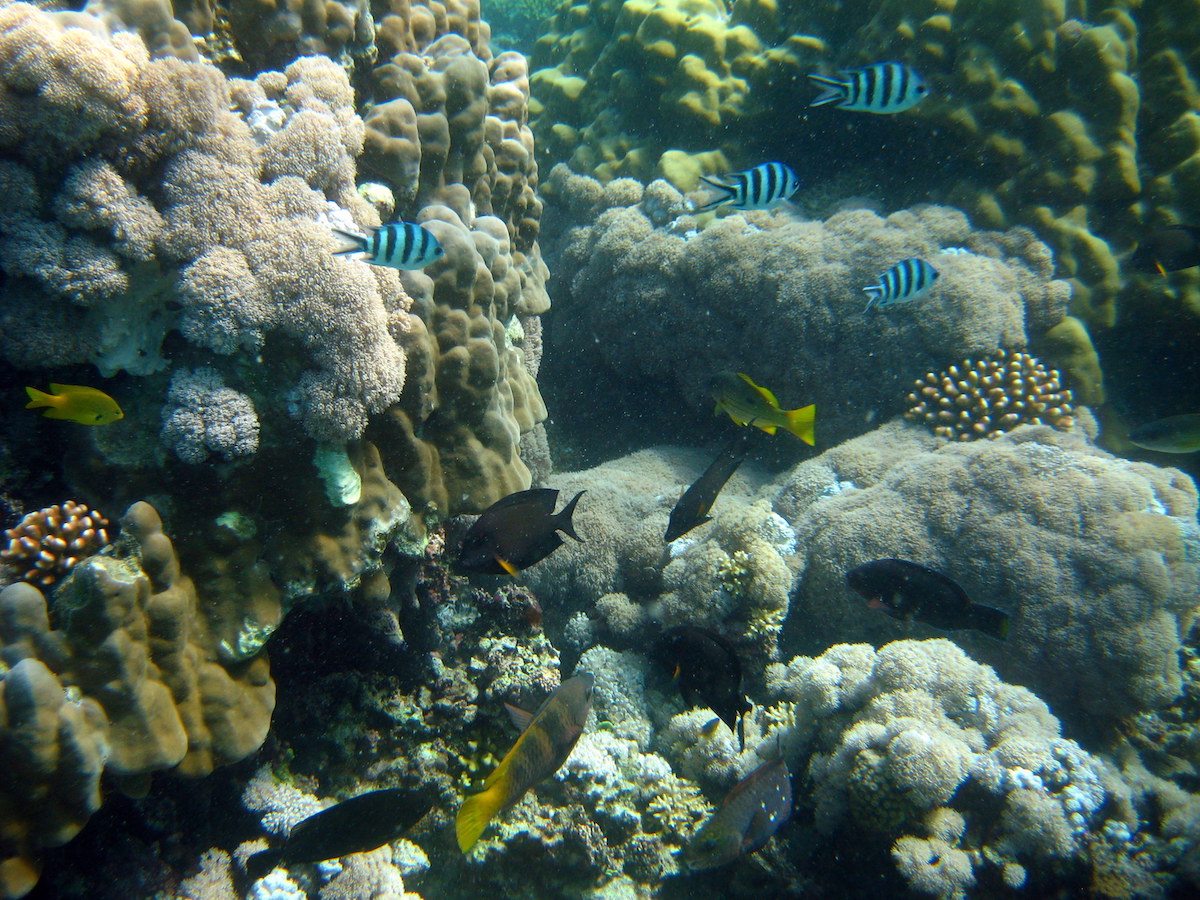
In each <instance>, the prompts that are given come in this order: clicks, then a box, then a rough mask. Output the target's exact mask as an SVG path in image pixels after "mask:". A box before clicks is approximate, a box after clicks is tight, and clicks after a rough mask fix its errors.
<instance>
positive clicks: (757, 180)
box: [696, 162, 800, 213]
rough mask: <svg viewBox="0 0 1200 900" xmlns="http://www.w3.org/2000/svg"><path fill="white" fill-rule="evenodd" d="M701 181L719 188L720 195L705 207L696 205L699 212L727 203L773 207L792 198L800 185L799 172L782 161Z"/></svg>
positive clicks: (746, 207) (754, 207)
mask: <svg viewBox="0 0 1200 900" xmlns="http://www.w3.org/2000/svg"><path fill="white" fill-rule="evenodd" d="M700 180H701V181H703V182H704V183H705V184H707V185H708V186H709V187H711V188H715V189H716V190H717V191H718V192H719V195H718V196H717V197H714V198H713V199H712V200H710V201H709V202H708V203H705V204H704V205H703V206H698V207H696V212H697V213H702V212H708V211H709V210H711V209H716V208H717V207H718V206H723V205H725V204H729V205H730V206H732V207H733V208H734V209H769V208H770V207H772V206H774V205H775V204H777V203H782V202H783V201H784V200H787V199H789V198H790V197H791V196H792V194H794V193H796V191H797V190H799V188H800V179H799V178H797V177H796V173H795V172H793V171H792V170H791V168H789V167H788V166H785V165H784V164H783V163H778V162H770V163H763V164H762V165H758V166H755V167H754V168H753V169H747V170H746V171H744V172H733V173H731V174H729V175H722V176H719V177H715V178H710V177H708V176H706V175H701V176H700Z"/></svg>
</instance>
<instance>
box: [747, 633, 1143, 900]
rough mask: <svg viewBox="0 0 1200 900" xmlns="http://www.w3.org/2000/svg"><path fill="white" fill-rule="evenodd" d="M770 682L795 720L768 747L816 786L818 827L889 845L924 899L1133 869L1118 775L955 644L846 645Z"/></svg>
mask: <svg viewBox="0 0 1200 900" xmlns="http://www.w3.org/2000/svg"><path fill="white" fill-rule="evenodd" d="M768 683H769V690H770V692H771V693H772V694H773V695H774V697H775V698H776V700H777V702H778V703H780V704H781V705H783V706H787V707H789V709H790V714H789V716H788V717H787V724H783V725H781V726H777V728H776V730H774V731H773V732H772V736H777V738H778V740H779V741H781V742H782V745H783V746H784V747H785V748H787V749H786V751H785V752H786V753H787V754H788V756H789V757H790V758H791V759H792V760H793V761H795V762H799V763H801V764H802V768H801V769H800V770H801V771H803V772H804V777H806V778H807V779H810V780H811V782H812V783H813V785H814V791H815V794H814V796H815V803H816V825H817V827H818V829H819V830H820V831H821V832H823V833H825V834H830V833H832V832H834V831H835V830H837V829H838V828H841V827H845V826H848V825H849V826H852V827H856V828H858V829H860V830H859V831H858V832H857V833H858V834H859V835H864V836H866V839H867V840H870V841H876V842H882V843H891V844H892V856H893V858H894V860H895V863H896V865H897V868H898V870H899V872H900V874H901V875H902V876H903V877H904V879H905V880H906V881H907V882H908V883H909V885H910V886H912V887H913V888H914V889H915V890H917V891H919V892H921V893H924V894H928V895H931V896H934V897H938V898H941V900H961V898H963V897H964V896H965V892H966V890H967V889H968V888H969V887H970V886H971V885H972V884H973V883H974V882H975V880H976V878H977V876H980V875H982V873H983V872H984V871H986V870H989V869H991V870H993V871H994V872H995V875H996V876H997V877H1002V878H1004V880H1005V881H1008V882H1009V883H1010V886H1012V887H1019V886H1020V885H1021V883H1023V881H1024V879H1023V877H1022V878H1020V879H1019V882H1020V883H1016V884H1013V883H1012V880H1013V879H1016V877H1017V875H1018V874H1021V875H1023V872H1024V867H1030V866H1037V867H1039V868H1040V869H1041V870H1042V871H1043V872H1053V871H1056V870H1057V871H1062V872H1067V873H1070V872H1071V870H1072V869H1077V868H1080V867H1084V868H1086V866H1087V864H1088V862H1087V861H1088V859H1089V858H1090V857H1091V856H1092V855H1094V854H1098V853H1108V852H1111V851H1114V850H1115V852H1116V853H1118V854H1122V855H1125V856H1126V857H1127V859H1128V860H1129V862H1130V864H1131V865H1135V864H1136V860H1135V858H1134V856H1133V852H1134V850H1133V844H1132V843H1131V842H1130V839H1129V838H1130V834H1131V832H1132V831H1135V830H1136V828H1137V816H1136V814H1135V812H1134V810H1133V807H1132V798H1131V795H1130V790H1129V788H1128V786H1127V785H1126V784H1125V783H1124V782H1123V781H1122V780H1121V779H1120V778H1119V776H1118V774H1117V772H1116V771H1115V770H1114V769H1113V768H1112V767H1110V766H1109V765H1108V764H1106V763H1105V762H1103V761H1102V760H1100V759H1099V758H1097V757H1095V756H1092V755H1091V754H1089V753H1087V752H1086V751H1085V750H1083V749H1082V748H1081V747H1080V746H1079V745H1078V744H1076V743H1075V742H1074V741H1071V740H1068V739H1065V738H1063V737H1061V736H1060V734H1059V723H1058V721H1057V720H1056V719H1055V718H1054V716H1053V715H1051V713H1050V710H1049V709H1048V708H1047V707H1046V705H1045V704H1044V703H1043V702H1042V701H1041V700H1039V699H1038V698H1037V697H1036V696H1034V695H1033V694H1032V693H1030V692H1029V691H1028V690H1026V689H1025V688H1022V687H1017V686H1014V685H1010V684H1006V683H1004V682H1003V681H1001V680H1000V679H999V678H997V676H996V673H995V672H994V671H993V670H992V669H990V668H989V667H987V666H983V665H980V664H978V663H976V662H974V661H972V660H971V659H970V658H969V657H967V655H966V654H965V653H963V652H962V650H960V649H959V648H958V647H957V646H955V645H954V644H952V643H951V642H950V641H947V640H944V639H935V640H925V641H915V640H904V641H896V642H894V643H891V644H887V645H886V646H884V647H882V648H881V649H880V650H878V651H876V650H875V649H874V648H872V647H871V646H869V645H866V644H838V645H835V646H834V647H832V648H830V649H829V650H827V651H826V652H825V653H823V654H822V655H821V656H819V657H816V658H809V657H797V658H796V659H794V660H792V661H791V662H790V663H788V664H787V665H786V666H784V665H775V666H773V667H771V668H770V670H769V671H768ZM973 791H976V792H981V793H982V794H983V796H984V797H986V798H989V800H990V802H985V801H984V800H983V799H981V798H980V797H978V796H977V795H976V793H974V792H973Z"/></svg>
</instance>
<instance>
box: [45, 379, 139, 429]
mask: <svg viewBox="0 0 1200 900" xmlns="http://www.w3.org/2000/svg"><path fill="white" fill-rule="evenodd" d="M50 391H51V393H49V394H47V393H46V392H45V391H39V390H38V389H37V388H32V387H27V388H25V393H26V394H28V395H29V402H28V403H26V404H25V408H26V409H42V408H45V410H46V412H45V413H44V414H43V415H45V417H46V418H47V419H64V420H66V421H68V422H78V423H79V424H80V425H107V424H108V423H109V422H115V421H117V420H118V419H123V418H125V413H123V412H121V407H120V406H118V405H117V401H116V400H114V399H113V398H112V397H110V396H108V394H106V393H104V391H100V390H97V389H96V388H94V387H86V386H84V385H81V384H52V385H50Z"/></svg>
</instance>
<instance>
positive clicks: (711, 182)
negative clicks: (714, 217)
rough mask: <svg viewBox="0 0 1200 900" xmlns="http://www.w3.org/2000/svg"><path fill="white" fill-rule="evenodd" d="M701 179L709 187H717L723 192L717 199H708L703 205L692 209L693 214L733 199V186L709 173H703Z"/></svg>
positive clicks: (711, 208)
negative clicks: (708, 174) (711, 176)
mask: <svg viewBox="0 0 1200 900" xmlns="http://www.w3.org/2000/svg"><path fill="white" fill-rule="evenodd" d="M700 180H701V181H703V182H704V183H705V184H707V185H708V186H709V187H711V188H716V189H717V190H718V191H721V194H720V196H718V197H716V198H715V199H713V200H710V201H708V202H707V203H705V204H704V205H703V206H697V207H696V208H695V209H694V210H692V213H693V215H694V214H697V213H704V212H709V211H711V210H714V209H716V208H717V207H718V206H721V205H723V204H725V203H728V202H729V201H730V200H732V199H733V188H731V187H730V186H729V185H727V184H723V183H722V182H720V181H716V180H715V179H712V178H709V177H708V176H707V175H701V176H700Z"/></svg>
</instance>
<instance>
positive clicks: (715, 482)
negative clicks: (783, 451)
mask: <svg viewBox="0 0 1200 900" xmlns="http://www.w3.org/2000/svg"><path fill="white" fill-rule="evenodd" d="M748 433H749V432H746V433H744V434H743V436H741V437H739V438H738V439H736V440H734V441H733V442H732V443H730V445H729V446H728V447H726V448H725V449H724V450H722V451H721V454H720V455H719V456H718V457H717V458H716V459H714V460H713V461H712V462H711V463H710V464H709V466H708V468H707V469H705V470H704V474H703V475H701V476H700V477H699V478H697V479H696V480H695V481H694V482H692V485H691V487H689V488H688V489H687V490H686V491H684V492H683V495H682V496H681V497H680V498H679V500H678V502H676V504H675V508H674V509H672V510H671V519H670V521H669V522H668V523H667V531H666V533H665V534H664V535H663V540H664V541H666V542H667V543H668V544H669V543H671V541H673V540H675V539H677V538H680V537H683V536H684V535H685V534H687V533H688V532H689V531H691V530H692V529H693V528H695V527H697V526H698V525H703V524H704V523H705V522H709V521H712V516H710V515H709V514H708V511H709V510H710V509H712V505H713V503H714V502H716V499H717V494H719V493H721V488H723V487H724V486H725V482H727V481H728V480H729V479H730V477H731V476H732V475H733V473H734V472H736V471H737V468H738V466H740V465H741V464H742V461H743V460H745V458H746V453H747V452H748V449H749V447H748V444H749V439H748V438H747V437H745V434H748Z"/></svg>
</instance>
